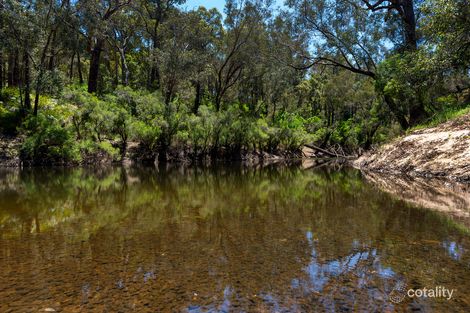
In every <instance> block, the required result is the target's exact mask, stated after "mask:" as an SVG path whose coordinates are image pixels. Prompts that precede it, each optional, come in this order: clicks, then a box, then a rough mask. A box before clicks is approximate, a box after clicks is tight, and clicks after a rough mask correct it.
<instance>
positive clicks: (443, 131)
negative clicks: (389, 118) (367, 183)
mask: <svg viewBox="0 0 470 313" xmlns="http://www.w3.org/2000/svg"><path fill="white" fill-rule="evenodd" d="M353 164H354V166H355V167H357V168H360V169H362V170H366V171H367V170H368V171H373V172H387V173H405V174H408V175H410V176H425V177H435V176H438V177H445V178H448V179H452V180H457V181H465V182H470V114H467V115H464V116H462V117H459V118H457V119H455V120H451V121H448V122H446V123H443V124H440V125H438V126H436V127H432V128H427V129H421V130H417V131H414V132H412V133H411V134H409V135H407V136H405V137H402V138H398V139H396V140H394V141H393V142H391V143H390V144H387V145H384V146H382V147H380V148H379V149H378V150H377V151H373V152H370V153H367V154H365V155H363V156H361V157H360V158H359V159H357V160H355V161H354V162H353Z"/></svg>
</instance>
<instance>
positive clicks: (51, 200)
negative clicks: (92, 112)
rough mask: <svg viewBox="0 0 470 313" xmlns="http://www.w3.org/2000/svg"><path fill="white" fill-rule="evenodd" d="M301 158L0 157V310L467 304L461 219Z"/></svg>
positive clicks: (463, 307) (469, 263)
mask: <svg viewBox="0 0 470 313" xmlns="http://www.w3.org/2000/svg"><path fill="white" fill-rule="evenodd" d="M304 167H305V166H301V165H299V164H292V165H275V164H272V165H268V166H265V167H259V168H253V167H246V166H243V165H241V164H239V165H231V166H228V165H223V164H221V165H215V166H211V167H184V166H173V167H166V168H146V167H140V168H139V167H132V168H121V167H119V168H104V169H86V168H78V169H24V170H5V169H3V170H0V311H1V312H8V310H12V311H15V312H16V311H25V312H28V311H39V310H44V309H45V308H54V309H55V310H57V311H59V310H62V311H64V312H74V311H80V310H82V311H83V310H84V311H87V312H88V311H96V312H103V311H111V312H115V311H116V312H117V311H124V312H125V311H137V312H156V311H158V312H228V311H230V312H313V311H325V312H333V311H334V312H337V311H406V310H410V309H413V310H418V311H419V310H421V311H436V312H442V311H449V310H452V311H461V312H466V311H468V310H469V308H470V296H469V293H468V292H466V290H470V289H469V288H470V280H469V276H468V275H469V267H470V257H469V253H468V251H469V249H470V240H469V235H468V231H467V230H466V229H465V227H462V226H459V225H460V224H456V223H455V222H452V221H451V220H449V219H448V218H447V217H446V216H443V215H441V214H440V213H438V212H435V211H432V210H427V209H422V208H419V207H415V206H413V205H410V204H407V203H406V202H404V201H402V200H399V199H396V198H395V197H393V196H390V195H389V194H387V193H384V192H382V191H380V190H379V189H377V188H376V187H374V186H373V185H371V184H369V183H368V182H367V181H366V180H365V179H364V177H363V176H362V174H361V173H360V172H359V171H356V170H354V169H349V168H345V169H338V170H335V169H333V168H331V167H322V168H317V169H305V168H304ZM306 167H311V166H310V165H308V166H306ZM397 286H407V287H408V288H423V287H428V288H432V287H434V286H446V287H447V288H449V289H456V290H457V291H456V293H454V296H453V299H451V300H449V301H448V300H445V299H438V298H421V299H417V298H407V297H406V298H405V299H404V300H403V301H402V302H400V303H398V304H396V303H393V302H391V301H390V299H389V295H390V293H392V291H394V289H396V288H397Z"/></svg>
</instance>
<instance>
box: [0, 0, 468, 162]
mask: <svg viewBox="0 0 470 313" xmlns="http://www.w3.org/2000/svg"><path fill="white" fill-rule="evenodd" d="M208 3H209V1H208ZM184 4H185V0H75V1H70V0H1V1H0V42H1V45H0V88H1V89H0V90H1V91H0V140H7V139H8V138H10V139H11V138H14V139H17V140H19V142H20V144H19V145H20V146H19V154H20V157H21V159H22V161H24V162H27V163H30V164H65V163H67V164H68V163H70V164H79V163H93V162H96V160H103V159H105V160H110V161H116V162H117V161H122V160H123V159H124V158H125V157H126V153H127V152H128V151H129V150H130V148H131V147H132V148H133V149H134V154H133V155H134V157H135V158H136V159H139V160H141V161H154V160H155V159H158V160H159V161H167V160H169V159H188V160H202V159H206V158H212V159H223V158H227V159H228V158H229V159H233V158H243V157H244V156H246V155H247V154H249V153H254V154H258V155H263V153H266V154H282V155H289V156H299V155H301V148H302V146H303V145H305V144H314V145H315V146H317V147H320V148H323V149H334V150H335V151H339V150H340V151H342V153H344V154H348V155H352V154H356V155H357V154H361V153H362V152H363V151H365V150H368V149H371V148H372V147H374V146H377V145H379V144H382V143H384V142H387V141H389V140H390V139H392V138H394V137H396V136H399V135H401V134H404V133H406V132H407V131H409V130H410V129H416V128H419V127H422V126H423V125H431V124H433V123H439V122H441V121H445V120H446V119H448V118H450V117H453V116H457V115H459V114H462V113H465V112H468V111H469V105H470V3H469V1H468V0H286V1H285V2H284V4H283V5H282V6H280V7H279V6H276V4H275V3H274V2H273V1H272V0H227V1H226V4H225V8H224V10H223V12H219V11H218V10H217V9H207V8H205V7H202V6H201V7H199V8H197V9H194V10H193V9H191V10H188V9H187V7H185V6H184Z"/></svg>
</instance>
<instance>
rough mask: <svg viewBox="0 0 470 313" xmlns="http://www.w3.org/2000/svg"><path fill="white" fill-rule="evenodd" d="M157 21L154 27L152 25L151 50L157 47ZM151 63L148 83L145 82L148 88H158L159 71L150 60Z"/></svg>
mask: <svg viewBox="0 0 470 313" xmlns="http://www.w3.org/2000/svg"><path fill="white" fill-rule="evenodd" d="M158 24H159V23H158V22H156V23H155V27H154V30H153V32H154V34H153V36H152V50H153V51H155V50H156V49H157V48H158V35H157V31H158ZM151 62H152V64H151V66H150V77H149V81H148V84H147V88H148V89H149V90H155V89H158V88H160V71H159V70H158V66H157V65H156V64H155V62H154V61H151Z"/></svg>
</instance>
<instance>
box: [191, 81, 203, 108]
mask: <svg viewBox="0 0 470 313" xmlns="http://www.w3.org/2000/svg"><path fill="white" fill-rule="evenodd" d="M195 88H196V98H195V99H194V108H193V112H194V114H197V111H198V110H199V106H200V105H201V89H202V88H201V83H200V82H197V83H196V86H195Z"/></svg>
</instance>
